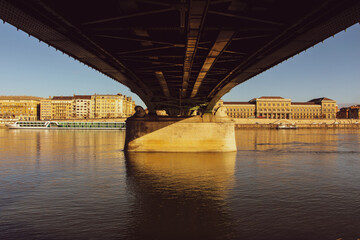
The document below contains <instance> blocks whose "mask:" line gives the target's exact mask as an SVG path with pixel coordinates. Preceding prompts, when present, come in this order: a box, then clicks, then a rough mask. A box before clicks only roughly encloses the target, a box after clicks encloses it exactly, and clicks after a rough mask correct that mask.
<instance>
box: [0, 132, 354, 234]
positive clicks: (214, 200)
mask: <svg viewBox="0 0 360 240" xmlns="http://www.w3.org/2000/svg"><path fill="white" fill-rule="evenodd" d="M124 135H125V134H124V132H123V131H86V130H79V131H70V130H69V131H68V130H63V131H60V130H7V129H0V239H6V240H7V239H27V240H28V239H36V240H38V239H40V240H41V239H44V240H45V239H46V240H47V239H54V240H60V239H61V240H67V239H69V240H70V239H71V240H73V239H247V240H248V239H250V240H251V239H256V240H257V239H292V240H295V239H307V240H308V239H334V240H335V239H339V238H342V239H344V240H345V239H354V240H355V239H357V238H360V130H351V129H334V130H329V129H328V130H327V129H312V130H306V129H298V130H271V129H266V130H265V129H264V130H251V129H248V130H237V132H236V137H237V145H238V151H237V152H233V153H176V154H172V153H132V154H125V152H124V151H123V150H122V148H123V144H124V137H125V136H124Z"/></svg>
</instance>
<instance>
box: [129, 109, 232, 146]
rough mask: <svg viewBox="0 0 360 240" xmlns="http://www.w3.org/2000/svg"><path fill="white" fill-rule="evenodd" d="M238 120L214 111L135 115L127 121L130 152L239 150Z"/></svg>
mask: <svg viewBox="0 0 360 240" xmlns="http://www.w3.org/2000/svg"><path fill="white" fill-rule="evenodd" d="M234 126H235V125H234V122H233V121H232V120H231V119H230V118H229V117H218V116H214V115H212V114H205V115H203V116H194V117H188V118H184V117H160V116H150V115H147V116H145V117H140V118H139V117H138V118H137V117H131V118H128V120H127V121H126V139H125V147H124V148H125V150H126V151H129V152H232V151H236V142H235V127H234Z"/></svg>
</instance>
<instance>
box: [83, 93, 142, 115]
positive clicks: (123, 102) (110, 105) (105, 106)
mask: <svg viewBox="0 0 360 240" xmlns="http://www.w3.org/2000/svg"><path fill="white" fill-rule="evenodd" d="M134 108H135V102H134V101H132V99H131V97H126V96H125V95H122V94H117V95H97V94H95V95H92V96H91V114H90V116H91V118H124V117H130V116H131V115H133V114H134V112H135V110H134Z"/></svg>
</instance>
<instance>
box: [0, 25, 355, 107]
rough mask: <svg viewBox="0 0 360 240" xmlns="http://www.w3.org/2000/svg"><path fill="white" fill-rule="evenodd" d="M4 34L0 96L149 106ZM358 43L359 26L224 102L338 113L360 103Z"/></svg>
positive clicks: (61, 57)
mask: <svg viewBox="0 0 360 240" xmlns="http://www.w3.org/2000/svg"><path fill="white" fill-rule="evenodd" d="M0 34H1V36H2V37H1V38H0V50H1V52H2V54H1V56H0V66H1V71H0V72H1V73H0V84H1V86H2V87H1V89H0V95H27V96H30V95H31V96H38V97H48V96H68V95H73V94H77V95H89V94H95V93H97V94H117V93H119V92H120V93H122V94H125V95H127V96H131V97H132V98H133V99H134V100H135V102H136V104H140V105H143V106H144V104H143V103H142V101H141V100H140V98H139V97H138V96H136V94H134V93H132V92H131V91H130V90H129V89H128V88H127V87H126V86H123V85H121V84H120V83H118V82H116V81H114V80H112V79H110V78H108V77H106V76H105V75H103V74H101V73H99V72H97V71H96V70H93V69H91V68H90V67H87V66H85V65H84V64H82V63H79V62H78V61H77V60H74V59H72V58H71V57H68V56H67V55H65V54H62V53H61V52H60V51H56V50H55V49H54V48H52V47H48V46H47V45H46V44H44V43H43V42H40V43H39V41H38V40H37V39H35V38H33V37H28V35H27V34H26V33H24V32H22V31H16V29H15V28H14V27H13V26H11V25H9V24H2V25H0ZM359 41H360V25H359V24H356V25H354V26H352V27H350V28H348V29H347V31H342V32H340V33H339V34H337V35H335V37H331V38H329V39H327V40H325V41H324V42H323V43H319V44H317V45H315V46H314V47H313V48H310V49H308V50H307V51H306V52H302V53H300V54H298V55H296V56H294V57H292V58H290V59H288V60H287V61H285V62H283V63H280V64H278V65H277V66H275V67H274V68H272V69H269V70H268V71H265V72H264V73H262V74H259V75H258V76H256V77H254V78H252V79H250V80H248V81H246V82H244V83H242V84H240V85H238V86H236V87H235V88H234V89H232V90H231V91H230V92H229V93H228V94H226V95H224V96H223V97H222V99H223V100H224V101H247V100H248V99H251V98H253V97H260V96H282V97H284V98H291V99H293V100H294V101H306V100H308V99H312V98H317V97H329V98H332V99H335V100H336V101H337V102H338V104H339V107H341V106H343V105H351V104H356V103H360V96H359V95H358V94H357V89H359V87H360V82H359V81H358V80H359V76H360V68H359V67H360V64H359V61H358V56H360V46H359V44H357V43H358V42H359ZM344 89H346V90H345V91H344ZM345 93H346V94H345Z"/></svg>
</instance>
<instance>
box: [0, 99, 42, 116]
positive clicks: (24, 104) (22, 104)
mask: <svg viewBox="0 0 360 240" xmlns="http://www.w3.org/2000/svg"><path fill="white" fill-rule="evenodd" d="M40 99H41V98H39V97H32V96H0V118H2V119H16V120H25V121H36V120H38V119H39V117H40V115H39V114H40Z"/></svg>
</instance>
